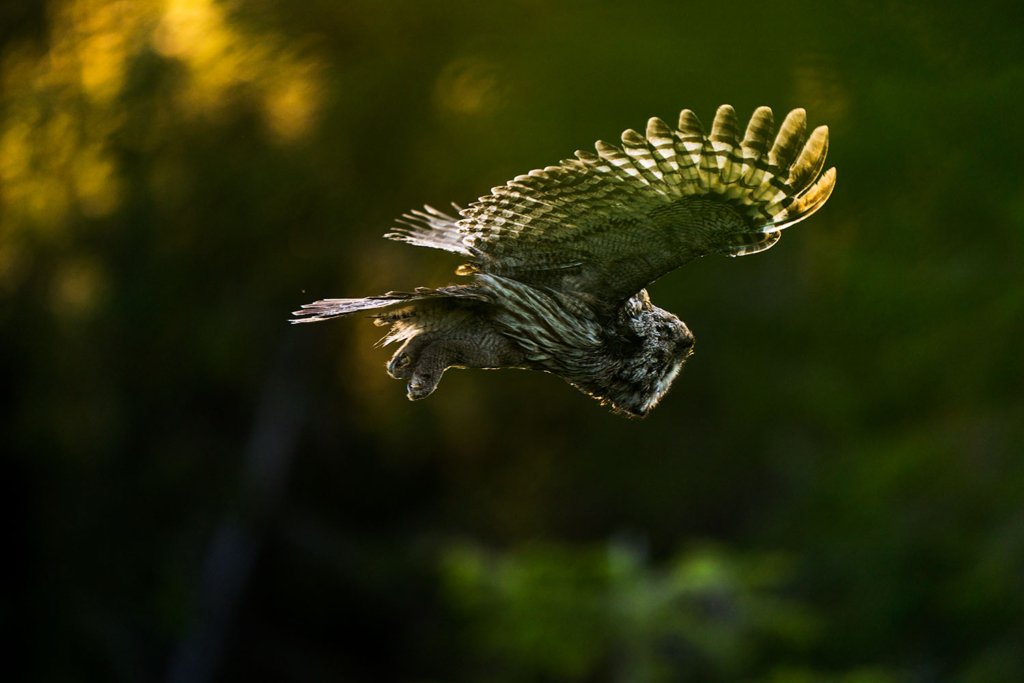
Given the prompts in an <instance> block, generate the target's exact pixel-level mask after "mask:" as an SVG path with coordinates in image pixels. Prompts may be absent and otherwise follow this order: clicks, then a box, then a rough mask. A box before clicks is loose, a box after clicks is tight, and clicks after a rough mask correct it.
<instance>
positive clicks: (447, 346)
mask: <svg viewBox="0 0 1024 683" xmlns="http://www.w3.org/2000/svg"><path fill="white" fill-rule="evenodd" d="M478 332H479V331H478ZM522 361H523V353H522V351H520V350H519V349H518V348H517V347H516V346H515V345H514V344H513V343H512V342H511V341H509V340H508V339H506V338H505V337H502V336H501V335H498V334H496V333H493V332H490V331H488V332H483V333H477V334H472V335H469V336H467V337H459V338H455V339H452V338H438V337H436V336H433V335H430V334H423V335H417V336H415V337H413V338H412V339H410V340H409V341H407V342H406V343H405V344H404V345H403V346H402V348H400V349H399V350H398V351H397V352H395V355H394V356H392V358H391V362H390V363H388V374H389V375H391V376H392V377H394V378H395V379H408V380H409V383H408V385H407V387H406V389H407V392H408V396H409V399H410V400H412V401H418V400H419V399H421V398H426V397H427V396H430V394H432V393H433V392H434V389H436V388H437V385H438V384H439V383H440V381H441V376H442V375H443V374H444V371H445V370H447V369H448V368H451V367H463V368H501V367H513V366H516V365H519V364H520V363H522Z"/></svg>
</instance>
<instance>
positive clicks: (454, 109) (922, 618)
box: [0, 0, 1024, 683]
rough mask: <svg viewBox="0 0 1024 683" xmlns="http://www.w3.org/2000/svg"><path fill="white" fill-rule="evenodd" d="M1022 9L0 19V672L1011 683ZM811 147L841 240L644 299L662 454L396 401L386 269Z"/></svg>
mask: <svg viewBox="0 0 1024 683" xmlns="http://www.w3.org/2000/svg"><path fill="white" fill-rule="evenodd" d="M1019 10H1020V8H1019V6H1018V3H1015V2H982V3H963V2H959V1H958V2H942V3H937V2H927V3H926V2H923V1H922V2H910V1H902V0H893V1H891V2H879V3H860V2H850V1H845V2H844V1H842V0H839V1H837V2H832V3H820V2H810V1H807V2H800V1H798V2H788V3H700V4H690V3H678V2H667V1H666V2H660V3H658V2H647V3H621V2H614V1H611V0H588V1H587V2H554V1H551V0H549V1H543V2H542V1H538V0H518V1H509V2H500V3H499V2H479V1H473V2H471V1H469V0H448V1H447V2H444V3H433V2H399V3H396V2H380V1H370V0H352V1H349V2H335V1H328V0H304V1H303V2H292V1H287V2H286V1H285V0H244V1H243V0H238V1H235V2H218V1H217V0H166V1H165V0H137V1H135V2H122V1H116V0H60V1H58V0H52V1H50V2H40V3H30V2H24V3H5V4H3V5H2V6H0V41H2V44H0V50H2V52H0V60H2V61H0V79H2V80H0V396H2V400H3V422H2V433H0V434H2V448H3V451H4V459H3V462H4V471H3V476H2V481H3V491H2V498H3V501H4V505H5V508H6V514H5V517H6V519H7V524H6V525H5V526H6V528H7V529H8V537H7V541H6V543H5V544H4V546H5V550H6V552H5V553H4V554H5V556H6V558H7V559H6V561H5V562H4V564H5V565H6V566H7V567H8V569H10V570H13V572H14V579H13V580H12V581H9V582H8V585H7V596H8V597H7V598H6V599H5V600H4V601H3V603H4V607H3V610H2V613H3V615H4V623H5V627H6V628H7V635H6V636H5V640H7V641H8V642H9V643H10V644H11V645H12V652H13V654H12V658H11V659H10V662H9V665H10V666H11V667H12V668H13V670H15V671H18V670H24V671H27V672H28V676H27V679H28V680H45V681H65V680H66V681H142V680H167V681H171V682H173V683H178V682H180V681H208V680H246V681H253V680H274V681H338V680H345V681H392V680H393V681H409V682H428V681H614V682H617V683H618V682H634V681H636V682H641V681H679V680H694V681H734V680H737V681H738V680H742V681H756V682H765V683H804V682H808V683H810V682H812V681H814V682H817V681H837V682H843V683H887V682H890V681H922V682H924V681H928V682H931V681H943V682H945V681H957V682H969V683H989V682H1002V681H1020V680H1024V647H1022V645H1021V644H1022V643H1024V588H1022V587H1024V458H1022V455H1024V418H1022V416H1024V382H1022V374H1024V361H1022V358H1024V356H1022V354H1021V343H1022V336H1024V277H1022V252H1024V182H1022V180H1021V170H1020V159H1022V158H1024V127H1022V126H1021V123H1020V122H1021V114H1020V112H1021V106H1022V104H1024V95H1022V90H1024V34H1022V31H1021V26H1020V21H1019V20H1020V13H1019ZM723 102H727V103H730V104H732V105H734V106H735V107H736V109H737V111H738V112H739V114H740V116H741V117H746V116H749V115H750V113H751V112H752V111H753V109H754V108H755V107H756V106H758V105H761V104H767V105H769V106H772V107H773V108H774V109H775V112H776V116H777V118H781V116H782V115H784V113H785V112H786V111H788V109H790V108H792V107H797V106H802V107H805V108H806V109H807V112H808V117H809V123H810V125H812V126H816V125H819V124H823V123H825V124H828V125H829V127H830V130H831V153H830V158H829V162H830V165H835V166H837V167H838V171H839V172H838V184H837V188H836V191H835V194H834V195H833V197H832V199H831V200H830V201H829V203H828V205H827V206H826V207H825V208H824V209H823V210H822V211H821V212H820V213H819V214H817V215H815V216H814V217H813V218H812V219H811V220H808V221H806V222H804V223H801V224H800V225H799V226H796V227H794V228H793V229H792V230H789V231H787V233H786V234H785V238H784V239H783V240H782V241H781V242H780V243H779V244H778V245H777V246H776V247H774V248H773V249H772V250H771V251H770V252H768V253H766V254H763V255H758V256H756V257H753V258H740V259H721V258H719V259H706V260H702V261H699V262H696V263H693V264H690V265H688V266H687V267H686V268H684V269H682V270H681V271H679V272H676V273H673V274H671V275H670V276H667V277H665V278H664V279H663V280H662V281H660V282H658V283H657V284H656V285H654V286H653V287H652V288H651V294H652V297H653V298H654V300H655V302H656V303H657V304H658V305H660V306H661V307H663V308H666V309H668V310H670V311H673V312H676V313H677V314H679V316H680V317H681V318H682V319H683V320H685V321H686V322H687V323H688V324H689V326H690V328H691V329H692V330H694V332H695V334H696V336H697V347H696V351H697V353H696V355H695V356H694V357H693V358H692V359H691V360H690V362H689V363H688V364H687V366H686V368H685V370H684V372H683V373H682V375H681V376H680V377H679V378H678V379H677V381H676V384H675V388H674V389H673V391H672V392H671V393H670V394H669V395H668V396H667V398H666V399H665V401H664V402H663V403H662V405H661V406H659V407H658V408H657V409H656V410H654V411H653V413H652V414H651V416H650V417H649V418H647V419H646V420H642V421H630V420H626V419H623V418H620V417H616V416H614V415H611V414H610V413H608V412H607V411H606V410H605V409H603V408H601V407H600V406H599V405H598V404H597V403H596V402H594V401H592V400H590V399H588V398H586V397H585V396H583V395H581V394H579V393H578V392H576V391H575V390H574V389H572V388H571V387H569V386H568V385H566V384H564V383H563V382H561V381H560V380H559V379H557V378H555V377H552V376H547V375H543V374H539V373H527V372H513V371H505V372H482V371H452V372H450V373H449V374H448V375H447V376H446V377H445V380H444V382H443V383H442V386H441V387H440V389H439V391H438V392H437V393H436V394H435V395H433V396H431V397H430V399H429V400H426V401H423V402H417V403H410V402H408V401H407V400H406V399H405V396H404V393H405V392H404V388H403V386H402V384H401V383H399V382H396V381H393V380H391V379H389V378H388V377H387V376H386V375H385V373H384V368H383V365H384V363H385V361H386V360H387V359H388V357H389V356H390V350H381V349H375V348H374V347H373V343H374V342H375V341H376V339H377V338H378V337H379V336H380V334H381V330H380V329H379V328H375V327H374V326H372V325H371V324H369V323H368V322H367V321H365V320H362V319H358V318H357V319H352V320H345V321H340V322H333V323H330V324H322V325H313V326H302V327H292V326H289V325H288V324H286V320H287V318H288V314H289V311H291V310H294V309H295V308H297V307H298V306H299V305H300V304H302V303H306V302H309V301H312V300H314V299H318V298H322V297H338V296H362V295H368V294H376V293H380V292H383V291H386V290H389V289H407V288H410V287H414V286H417V285H441V284H446V283H448V282H450V281H453V280H454V279H455V276H454V275H453V273H452V270H453V268H454V267H455V266H456V265H458V263H459V261H458V259H457V258H455V257H453V256H451V255H447V254H443V253H440V252H432V251H430V250H423V249H412V248H410V247H408V246H405V245H402V244H398V243H393V242H388V241H386V240H383V239H381V238H380V236H381V235H382V234H383V233H384V232H386V231H387V230H388V228H389V227H390V226H391V225H392V220H393V219H394V218H395V217H397V216H399V215H400V214H402V213H403V212H405V211H408V210H410V209H412V208H415V207H417V206H420V205H422V204H423V203H430V204H433V205H435V206H438V207H444V206H446V205H447V203H448V202H451V201H456V202H459V203H461V204H465V203H468V202H470V201H472V200H473V199H474V198H476V197H478V196H480V195H482V194H486V193H487V191H488V190H489V188H490V187H492V186H494V185H498V184H501V183H503V182H504V181H506V180H507V179H509V178H511V177H512V176H514V175H516V174H519V173H524V172H526V171H528V170H530V169H532V168H538V167H543V166H545V165H547V164H551V163H555V162H557V161H558V160H559V159H562V158H566V157H569V156H571V155H572V153H573V151H574V150H576V149H580V148H582V149H591V148H592V143H593V141H594V140H596V139H598V138H602V139H606V140H610V141H615V140H616V138H617V136H618V134H619V133H620V132H621V131H622V130H623V129H625V128H627V127H634V128H640V129H642V127H643V125H644V123H645V122H646V120H647V118H648V117H650V116H655V115H656V116H660V117H662V118H664V119H666V120H667V121H670V122H674V121H675V117H676V116H677V115H678V112H679V110H680V109H681V108H684V107H687V108H691V109H693V110H695V111H696V112H697V114H698V115H699V116H700V117H701V118H702V119H703V120H704V123H705V125H708V124H710V122H711V119H712V117H713V115H714V111H715V109H716V107H717V106H718V105H719V104H722V103H723Z"/></svg>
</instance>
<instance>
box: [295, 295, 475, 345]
mask: <svg viewBox="0 0 1024 683" xmlns="http://www.w3.org/2000/svg"><path fill="white" fill-rule="evenodd" d="M425 299H431V300H434V302H436V303H438V304H443V303H444V301H443V300H445V299H447V300H449V302H451V303H454V302H452V300H455V299H459V300H467V301H490V300H491V298H490V297H489V296H488V295H487V294H486V292H484V291H482V290H481V289H480V288H479V287H476V286H473V285H451V286H449V287H439V288H437V289H430V288H428V287H417V288H416V289H415V290H413V291H411V292H387V293H386V294H381V295H380V296H368V297H363V298H361V299H321V300H320V301H314V302H313V303H311V304H303V305H302V308H301V309H299V310H297V311H293V312H292V315H294V316H295V318H293V319H291V320H289V321H288V322H290V323H293V324H294V323H316V322H320V321H321V320H329V319H331V318H340V317H342V316H346V315H351V314H352V313H358V312H359V311H372V310H374V309H378V308H387V307H389V306H394V305H396V304H400V303H412V302H416V301H422V300H425ZM422 309H423V304H420V305H419V306H403V307H402V308H399V309H395V310H391V311H387V312H385V313H379V314H376V315H374V316H373V317H374V318H376V322H377V324H378V325H389V324H390V325H394V324H396V323H398V322H401V321H402V320H405V319H408V318H414V317H416V316H417V314H418V312H419V311H421V310H422ZM389 341H394V340H393V339H389Z"/></svg>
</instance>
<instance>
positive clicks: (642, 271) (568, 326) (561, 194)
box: [292, 105, 836, 417]
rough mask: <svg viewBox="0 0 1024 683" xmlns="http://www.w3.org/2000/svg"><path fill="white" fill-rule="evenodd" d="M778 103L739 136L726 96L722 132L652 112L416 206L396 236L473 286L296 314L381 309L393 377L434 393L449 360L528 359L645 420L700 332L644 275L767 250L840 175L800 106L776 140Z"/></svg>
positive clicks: (821, 130)
mask: <svg viewBox="0 0 1024 683" xmlns="http://www.w3.org/2000/svg"><path fill="white" fill-rule="evenodd" d="M773 129H774V119H773V116H772V111H771V109H769V108H768V107H760V108H758V109H757V110H756V111H755V112H754V114H753V116H752V117H751V119H750V122H749V123H748V124H747V126H746V130H745V131H744V132H743V133H742V136H741V133H740V126H739V122H738V120H737V117H736V112H735V111H734V110H733V108H732V107H730V106H729V105H723V106H721V107H719V108H718V111H717V113H716V115H715V119H714V123H713V124H712V125H711V134H710V135H708V134H706V133H705V131H704V128H703V127H702V126H701V123H700V121H699V120H698V119H697V117H696V115H694V113H693V112H692V111H690V110H684V111H683V112H682V113H681V114H680V116H679V125H678V127H677V128H676V129H675V130H673V129H672V128H670V127H669V126H668V125H667V124H666V123H665V122H664V121H662V120H661V119H658V118H652V119H650V120H649V121H648V122H647V129H646V131H645V133H646V134H641V133H639V132H637V131H635V130H627V131H626V132H625V133H623V134H622V146H621V147H619V146H616V145H612V144H609V143H606V142H600V141H599V142H598V143H597V144H596V151H597V153H596V154H595V153H592V152H582V151H581V152H576V158H575V159H568V160H565V161H562V162H561V163H559V164H558V165H557V166H548V167H547V168H545V169H543V170H536V171H531V172H530V173H528V174H526V175H521V176H517V177H516V178H514V179H513V180H510V181H509V182H508V183H506V184H505V185H503V186H500V187H495V188H493V189H492V190H491V194H489V195H487V196H485V197H482V198H481V199H480V200H479V201H477V202H475V203H473V204H470V205H469V206H468V207H467V208H465V209H459V207H458V206H455V205H453V206H455V209H456V211H457V212H458V217H456V216H454V215H449V214H446V213H444V212H442V211H438V210H436V209H434V208H432V207H430V206H426V207H424V209H423V210H422V211H412V212H411V213H409V214H406V215H405V216H403V218H402V219H400V220H399V221H398V223H399V224H400V225H399V226H398V227H396V228H395V229H394V230H393V232H390V233H388V234H387V235H385V237H387V238H390V239H393V240H398V241H400V242H406V243H408V244H412V245H416V246H420V247H431V248H434V249H443V250H445V251H449V252H452V253H455V254H459V255H461V256H463V257H465V258H466V259H467V260H468V262H467V263H466V264H465V265H462V266H460V267H459V268H458V269H457V270H456V273H457V274H458V275H460V276H464V277H466V278H468V281H466V282H464V283H463V284H453V285H448V286H446V287H437V288H425V287H420V288H417V289H415V290H414V291H411V292H388V293H386V294H382V295H379V296H370V297H364V298H360V299H324V300H322V301H316V302H314V303H311V304H306V305H304V306H303V307H302V309H301V310H299V311H295V313H294V315H295V318H293V319H292V322H296V323H307V322H316V321H320V320H327V319H328V318H336V317H339V316H346V315H350V314H353V313H357V312H360V311H374V313H373V314H372V317H373V318H374V321H375V323H376V324H377V325H382V326H389V331H388V333H387V335H386V336H385V337H384V339H382V340H381V341H382V343H383V344H391V343H401V346H400V347H399V348H398V350H397V351H396V352H395V354H394V356H392V358H391V361H390V362H389V363H388V365H387V371H388V374H390V375H391V376H392V377H394V378H396V379H404V380H407V381H408V384H407V387H406V388H407V392H408V397H409V398H410V399H411V400H418V399H422V398H426V397H427V396H429V395H430V394H431V393H432V392H433V391H434V390H435V389H436V388H437V385H438V383H439V382H440V381H441V376H442V375H443V374H444V372H445V370H447V369H448V368H490V369H497V368H525V369H531V370H543V371H545V372H549V373H551V374H554V375H558V376H559V377H561V378H563V379H564V380H566V381H567V382H569V383H570V384H572V385H573V386H575V387H576V388H577V389H579V390H580V391H582V392H584V393H586V394H589V395H591V396H592V397H594V398H596V399H597V400H599V401H601V403H602V404H605V405H608V406H610V407H611V409H612V410H613V411H615V412H619V413H623V414H626V415H628V416H634V417H643V416H646V415H647V414H648V412H649V411H650V410H651V408H653V407H654V406H655V405H657V404H658V402H659V401H660V400H661V399H662V398H663V397H664V396H665V394H666V392H667V391H668V389H669V387H670V386H671V385H672V381H673V380H674V379H675V377H676V375H677V374H678V373H679V370H680V368H681V367H682V365H683V363H684V362H685V361H686V359H687V358H688V357H689V356H690V354H691V353H692V352H693V343H694V337H693V335H692V334H691V333H690V330H689V329H688V328H687V326H686V325H685V324H684V323H683V322H682V321H681V320H680V319H679V318H677V317H676V316H675V315H673V314H672V313H669V312H668V311H665V310H662V309H660V308H658V307H657V306H655V305H654V304H652V303H651V300H650V297H649V296H648V294H647V290H646V289H645V287H647V285H649V284H650V283H652V282H654V281H655V280H657V279H658V278H660V277H661V276H662V275H665V274H666V273H668V272H670V271H672V270H675V269H676V268H678V267H679V266H681V265H683V264H684V263H687V262H688V261H691V260H693V259H696V258H699V257H701V256H707V255H712V254H721V255H724V256H745V255H747V254H756V253H757V252H760V251H764V250H765V249H768V248H770V247H771V246H773V245H774V244H775V243H776V242H778V241H779V238H780V237H781V235H782V232H781V231H782V229H783V228H786V227H789V226H790V225H793V224H794V223H797V222H799V221H802V220H803V219H805V218H807V217H808V216H810V215H811V214H812V213H814V212H815V211H817V210H818V209H819V208H821V206H822V205H823V204H824V203H825V201H826V200H827V199H828V198H829V196H830V195H831V193H832V189H833V187H834V186H835V181H836V172H835V168H830V169H829V170H827V171H825V172H824V173H823V172H822V169H823V167H824V164H825V155H826V152H827V150H828V128H827V127H825V126H819V127H818V128H815V129H814V130H813V131H812V132H811V133H810V135H807V117H806V114H805V112H804V110H803V109H794V110H793V111H791V112H790V113H789V114H788V115H787V116H786V118H785V120H784V121H783V122H782V125H781V126H780V127H779V131H778V134H777V135H775V136H774V138H773Z"/></svg>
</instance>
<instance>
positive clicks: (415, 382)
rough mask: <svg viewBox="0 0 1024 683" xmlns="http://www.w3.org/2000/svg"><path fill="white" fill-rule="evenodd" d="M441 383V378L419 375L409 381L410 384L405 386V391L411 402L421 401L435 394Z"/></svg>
mask: <svg viewBox="0 0 1024 683" xmlns="http://www.w3.org/2000/svg"><path fill="white" fill-rule="evenodd" d="M440 381H441V378H440V377H437V378H433V377H428V376H423V375H417V376H416V377H413V378H412V379H411V380H409V383H408V384H407V385H405V390H406V392H407V395H408V396H409V400H410V401H419V400H420V399H424V398H426V397H427V396H430V395H431V394H432V393H434V389H436V388H437V384H438V382H440Z"/></svg>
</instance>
